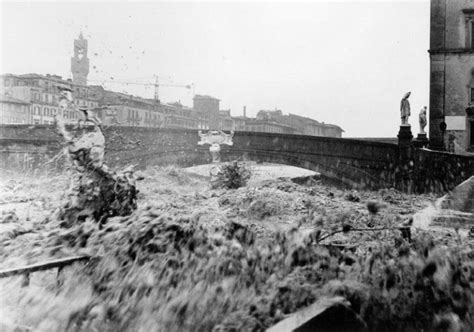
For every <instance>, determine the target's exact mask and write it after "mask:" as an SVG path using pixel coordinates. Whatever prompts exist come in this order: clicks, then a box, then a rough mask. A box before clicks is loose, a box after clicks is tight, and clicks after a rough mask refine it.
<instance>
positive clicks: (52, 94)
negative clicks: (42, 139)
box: [0, 74, 99, 124]
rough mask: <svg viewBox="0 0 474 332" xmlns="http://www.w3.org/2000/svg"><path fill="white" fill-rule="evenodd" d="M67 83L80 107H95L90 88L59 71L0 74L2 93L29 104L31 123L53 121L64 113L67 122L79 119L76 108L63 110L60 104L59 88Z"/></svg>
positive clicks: (0, 89) (29, 119) (4, 95)
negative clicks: (74, 82) (65, 78)
mask: <svg viewBox="0 0 474 332" xmlns="http://www.w3.org/2000/svg"><path fill="white" fill-rule="evenodd" d="M64 87H67V88H69V89H71V90H72V91H73V96H74V102H75V103H76V105H77V106H79V107H87V108H90V109H91V108H96V107H98V105H99V102H98V101H97V100H94V99H92V98H91V97H90V96H89V94H88V88H87V87H84V86H82V85H76V84H73V83H72V81H70V80H64V79H62V78H61V77H60V76H57V75H49V74H48V75H39V74H24V75H13V74H5V75H0V96H2V97H12V98H15V99H18V100H20V101H22V102H25V103H27V104H28V107H29V109H30V112H29V116H28V120H27V123H28V124H53V123H54V121H55V120H54V119H55V116H61V117H63V118H64V120H65V121H66V122H73V121H77V120H78V119H79V118H80V116H81V115H80V114H79V113H78V112H77V111H75V110H73V109H68V110H64V114H62V113H60V112H61V110H60V109H59V106H58V101H59V97H60V94H59V93H60V89H61V88H64Z"/></svg>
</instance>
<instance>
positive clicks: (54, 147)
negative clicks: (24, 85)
mask: <svg viewBox="0 0 474 332" xmlns="http://www.w3.org/2000/svg"><path fill="white" fill-rule="evenodd" d="M69 129H70V130H72V127H71V128H69ZM104 134H105V137H106V161H107V163H108V164H109V165H110V166H112V167H113V166H121V165H124V164H130V163H132V164H138V165H142V166H147V165H169V164H177V165H180V166H193V165H201V164H209V163H210V162H211V155H210V153H209V145H205V146H202V145H198V142H199V141H200V137H199V135H198V131H197V130H184V129H161V128H142V127H108V128H104ZM61 146H62V142H61V138H60V136H59V135H58V134H57V131H56V130H55V128H54V127H53V126H51V125H35V126H29V125H0V168H3V169H8V168H10V169H15V170H17V171H18V170H20V169H21V170H23V171H24V170H26V168H28V167H31V168H33V167H37V166H40V165H45V164H46V165H48V166H51V163H49V164H48V160H50V159H51V158H52V157H53V156H54V155H55V154H57V153H58V152H59V151H60V148H61ZM221 155H222V161H230V160H235V159H242V160H249V161H256V162H270V163H277V164H284V165H291V166H297V167H301V168H305V169H309V170H312V171H316V172H318V173H320V174H322V175H323V176H325V177H327V178H329V179H332V180H336V181H338V182H342V183H345V184H348V185H350V186H353V187H356V188H368V189H378V188H387V187H395V188H398V189H401V190H407V191H412V192H433V191H441V192H444V191H447V190H450V189H452V188H453V187H454V186H456V185H458V184H459V183H461V182H462V181H464V180H466V179H467V178H468V177H470V176H472V175H474V157H469V156H459V155H453V154H450V153H443V152H437V151H428V150H423V149H415V148H414V147H413V146H410V145H409V144H408V146H407V147H405V148H404V150H403V153H401V150H400V148H399V146H398V145H395V144H390V143H381V142H373V141H363V140H355V139H345V138H330V137H315V136H302V135H287V134H273V133H257V132H236V133H235V135H234V137H233V146H226V145H224V146H222V147H221Z"/></svg>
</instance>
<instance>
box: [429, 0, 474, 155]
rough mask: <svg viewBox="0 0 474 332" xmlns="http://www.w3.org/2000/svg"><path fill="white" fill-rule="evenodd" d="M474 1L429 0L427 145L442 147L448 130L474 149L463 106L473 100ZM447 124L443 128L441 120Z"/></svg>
mask: <svg viewBox="0 0 474 332" xmlns="http://www.w3.org/2000/svg"><path fill="white" fill-rule="evenodd" d="M473 26H474V1H472V0H453V1H446V0H432V1H431V32H430V51H429V52H430V109H429V119H430V126H429V135H430V147H431V148H433V149H437V150H444V149H446V148H447V146H448V138H449V136H450V134H453V135H455V136H456V143H457V144H458V145H459V146H460V147H461V148H462V149H464V150H467V151H469V150H472V149H474V142H471V139H470V135H469V133H470V130H471V128H470V127H471V125H472V122H471V121H470V119H469V118H468V117H467V115H466V108H467V107H468V106H470V105H471V104H474V93H472V92H471V91H474V90H472V89H474V31H473ZM443 123H444V124H446V132H444V133H443V131H442V124H443Z"/></svg>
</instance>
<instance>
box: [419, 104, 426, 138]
mask: <svg viewBox="0 0 474 332" xmlns="http://www.w3.org/2000/svg"><path fill="white" fill-rule="evenodd" d="M419 122H420V134H426V133H425V127H426V106H425V107H423V108H422V109H421V110H420V115H419Z"/></svg>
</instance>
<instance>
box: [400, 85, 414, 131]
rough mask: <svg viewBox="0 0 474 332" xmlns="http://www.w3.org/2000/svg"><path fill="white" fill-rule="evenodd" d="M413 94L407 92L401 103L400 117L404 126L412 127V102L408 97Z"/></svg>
mask: <svg viewBox="0 0 474 332" xmlns="http://www.w3.org/2000/svg"><path fill="white" fill-rule="evenodd" d="M410 94H411V92H407V93H406V94H405V95H404V96H403V99H402V101H401V102H400V115H401V117H402V125H410V124H409V123H408V117H409V116H410V102H409V101H408V97H410Z"/></svg>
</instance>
